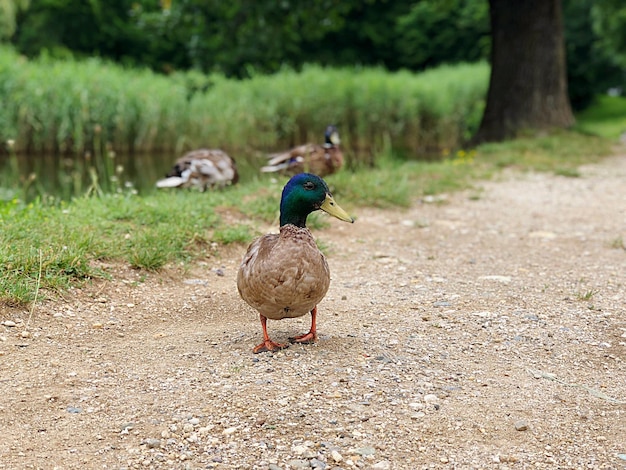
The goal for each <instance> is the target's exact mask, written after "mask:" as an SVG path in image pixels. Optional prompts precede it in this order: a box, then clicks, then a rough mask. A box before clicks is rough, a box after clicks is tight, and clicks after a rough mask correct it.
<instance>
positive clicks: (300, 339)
mask: <svg viewBox="0 0 626 470" xmlns="http://www.w3.org/2000/svg"><path fill="white" fill-rule="evenodd" d="M316 340H317V335H316V334H315V333H311V332H310V331H309V332H308V333H307V334H304V335H299V336H294V337H293V338H289V341H290V342H292V343H298V344H312V343H315V341H316Z"/></svg>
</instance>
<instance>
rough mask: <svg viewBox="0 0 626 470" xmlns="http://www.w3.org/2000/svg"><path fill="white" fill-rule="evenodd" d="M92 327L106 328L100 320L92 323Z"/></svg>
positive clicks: (96, 328) (97, 328) (95, 328)
mask: <svg viewBox="0 0 626 470" xmlns="http://www.w3.org/2000/svg"><path fill="white" fill-rule="evenodd" d="M91 327H92V328H93V329H94V330H101V329H102V328H104V325H103V324H102V323H99V322H98V323H94V324H93V325H91Z"/></svg>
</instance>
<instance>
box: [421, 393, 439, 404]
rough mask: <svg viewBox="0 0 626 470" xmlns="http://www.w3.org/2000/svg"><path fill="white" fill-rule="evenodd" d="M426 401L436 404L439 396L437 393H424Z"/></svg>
mask: <svg viewBox="0 0 626 470" xmlns="http://www.w3.org/2000/svg"><path fill="white" fill-rule="evenodd" d="M424 402H426V403H432V404H435V403H437V402H439V398H438V397H437V395H435V394H433V393H429V394H428V395H424Z"/></svg>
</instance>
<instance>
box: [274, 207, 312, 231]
mask: <svg viewBox="0 0 626 470" xmlns="http://www.w3.org/2000/svg"><path fill="white" fill-rule="evenodd" d="M307 216H308V214H304V215H302V214H293V213H290V212H285V211H282V210H281V211H280V226H281V227H282V226H283V225H287V224H290V225H295V226H296V227H300V228H305V227H306V218H307Z"/></svg>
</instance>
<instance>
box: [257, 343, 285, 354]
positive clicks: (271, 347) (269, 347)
mask: <svg viewBox="0 0 626 470" xmlns="http://www.w3.org/2000/svg"><path fill="white" fill-rule="evenodd" d="M288 347H289V344H281V343H275V342H274V341H272V340H269V339H268V340H265V341H263V342H262V343H261V344H259V345H258V346H255V348H254V349H253V350H252V352H253V353H254V354H259V353H262V352H275V351H280V350H281V349H285V348H288Z"/></svg>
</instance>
